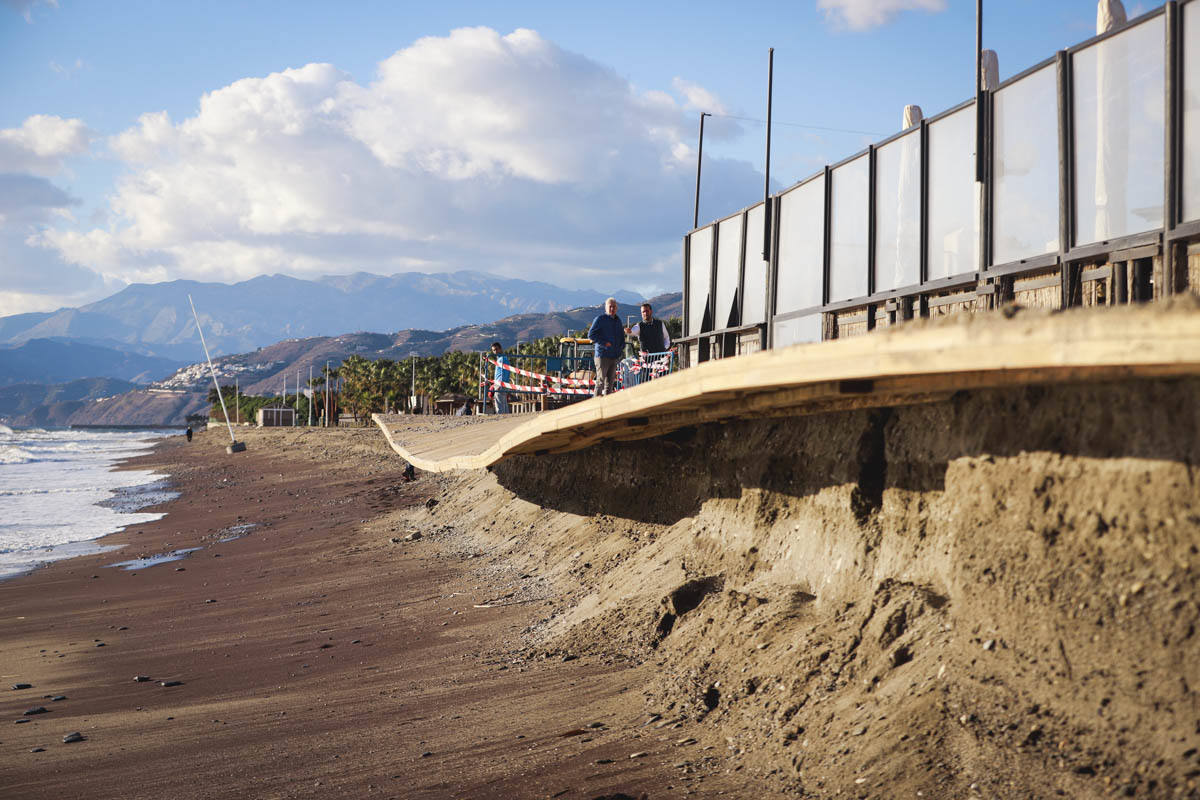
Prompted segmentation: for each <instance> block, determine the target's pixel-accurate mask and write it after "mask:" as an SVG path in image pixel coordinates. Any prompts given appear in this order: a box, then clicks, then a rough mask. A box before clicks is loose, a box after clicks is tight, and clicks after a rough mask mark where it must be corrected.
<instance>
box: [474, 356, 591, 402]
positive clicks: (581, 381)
mask: <svg viewBox="0 0 1200 800" xmlns="http://www.w3.org/2000/svg"><path fill="white" fill-rule="evenodd" d="M487 362H488V363H489V364H491V365H492V366H494V367H500V368H501V369H506V370H508V371H509V372H512V373H514V374H516V375H524V376H525V377H526V378H536V379H537V380H540V381H544V380H551V381H553V382H554V383H561V384H563V385H565V386H595V385H596V381H594V380H592V379H591V378H560V377H558V376H556V375H546V374H544V373H541V372H531V371H530V370H527V369H521V368H520V367H514V366H512V365H511V364H497V363H496V362H495V361H493V360H492V359H490V358H489V359H488V360H487ZM574 394H579V392H574Z"/></svg>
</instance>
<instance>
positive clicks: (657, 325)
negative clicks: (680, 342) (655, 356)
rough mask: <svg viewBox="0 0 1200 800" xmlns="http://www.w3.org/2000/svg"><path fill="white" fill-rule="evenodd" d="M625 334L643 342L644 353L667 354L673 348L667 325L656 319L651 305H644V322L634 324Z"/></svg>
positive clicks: (642, 350)
mask: <svg viewBox="0 0 1200 800" xmlns="http://www.w3.org/2000/svg"><path fill="white" fill-rule="evenodd" d="M625 333H626V335H628V336H636V337H638V339H640V340H641V342H642V346H641V352H643V353H665V352H667V350H668V349H669V348H670V347H671V334H670V332H668V331H667V324H666V323H665V322H663V321H662V320H661V319H655V318H654V308H653V307H652V306H651V305H650V304H649V303H642V321H641V322H636V323H634V325H633V327H632V328H626V329H625Z"/></svg>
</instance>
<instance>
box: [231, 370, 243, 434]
mask: <svg viewBox="0 0 1200 800" xmlns="http://www.w3.org/2000/svg"><path fill="white" fill-rule="evenodd" d="M233 418H234V419H236V420H237V424H238V425H241V424H242V390H241V387H239V386H238V379H237V378H234V379H233Z"/></svg>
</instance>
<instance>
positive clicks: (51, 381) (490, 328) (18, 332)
mask: <svg viewBox="0 0 1200 800" xmlns="http://www.w3.org/2000/svg"><path fill="white" fill-rule="evenodd" d="M456 275H457V276H475V277H481V276H480V273H456ZM349 277H351V278H356V277H357V278H361V279H362V281H363V282H362V283H360V284H357V285H359V286H369V285H371V281H369V280H367V278H372V277H375V278H377V277H378V276H365V277H364V276H349ZM426 277H439V278H442V277H445V276H426ZM482 277H494V276H482ZM256 280H259V279H256ZM262 280H266V279H262ZM284 280H285V281H292V280H294V279H291V278H286V279H284ZM389 280H390V279H389ZM495 280H497V281H500V282H501V283H503V284H508V286H507V288H508V290H511V291H513V292H515V290H516V289H517V288H519V286H515V285H514V284H524V285H527V286H533V287H536V290H531V293H530V294H529V295H525V296H518V295H516V294H509V295H503V296H502V303H501V305H503V304H512V305H518V306H520V305H539V304H542V305H554V304H558V303H560V300H559V299H557V298H556V297H555V296H554V295H553V293H552V292H551V291H549V290H552V289H554V287H550V286H549V285H548V284H536V283H529V282H526V281H515V282H512V281H506V279H495ZM246 283H252V281H247V282H246ZM301 283H308V282H303V281H302V282H301ZM485 283H486V282H484V283H479V284H477V288H479V287H483V286H485ZM172 284H174V285H175V286H174V287H173V289H172V290H171V291H178V286H177V285H178V284H185V288H187V286H186V285H187V284H188V282H184V281H175V282H172ZM172 284H156V285H155V286H159V287H162V286H172ZM443 285H444V284H443ZM190 286H191V287H195V286H209V287H211V286H218V287H219V286H222V284H190ZM236 286H245V284H237V285H235V286H234V287H228V286H226V287H224V288H225V289H232V288H236ZM129 288H130V289H132V288H135V287H129ZM143 288H153V287H143ZM124 291H128V289H126V290H124ZM334 291H340V290H339V289H336V288H335V289H334ZM558 291H560V292H562V293H563V295H564V296H566V297H568V298H570V297H574V296H575V293H574V292H572V291H571V290H558ZM481 292H482V289H481ZM539 292H540V294H539ZM123 293H124V292H121V293H118V294H117V295H114V296H113V297H112V298H109V299H108V300H110V301H111V300H116V299H117V298H118V297H120V295H121V294H123ZM147 294H148V293H145V292H143V293H142V302H136V303H135V302H131V301H130V300H129V299H128V298H126V300H124V301H122V303H123V304H127V305H128V306H129V307H130V308H131V311H130V314H129V316H128V317H122V316H121V315H120V314H119V313H118V312H117V311H116V310H114V308H113V306H104V307H103V308H104V309H105V310H104V311H103V315H106V316H107V315H111V316H114V317H115V318H116V320H117V322H118V323H122V324H125V325H126V328H127V329H130V330H132V329H134V328H135V327H137V326H135V325H133V324H132V323H130V322H129V321H128V320H130V319H143V320H144V319H145V318H147V317H149V316H151V312H153V308H147V307H146V305H145V304H146V296H147ZM186 294H187V292H186V291H185V292H184V295H183V303H184V308H187V305H186V303H187V299H186ZM588 294H590V295H591V298H590V300H591V301H592V302H589V303H586V304H584V305H581V306H575V307H571V308H565V309H561V310H553V311H548V312H525V313H519V314H510V315H508V316H505V317H503V318H501V319H497V320H496V321H494V322H489V323H486V324H478V323H470V324H462V325H457V326H452V327H449V328H448V329H441V330H431V329H424V328H406V329H403V330H399V331H397V332H394V333H372V332H364V331H363V328H364V326H363V325H362V323H363V322H364V321H366V316H365V315H360V316H358V317H355V316H350V317H345V318H343V319H349V320H350V322H349V323H347V325H348V327H347V328H346V329H353V330H357V331H359V332H356V333H338V334H337V335H322V336H309V337H303V338H301V337H295V336H292V337H287V338H282V340H281V337H279V336H275V337H273V338H271V337H268V338H269V341H266V342H264V343H263V344H259V345H255V346H254V347H252V348H246V349H245V350H244V351H242V352H234V353H230V354H226V355H216V354H215V353H214V358H213V361H214V366H215V368H216V370H217V372H218V374H219V376H220V380H221V382H222V383H230V382H233V381H234V380H235V379H236V380H237V381H238V383H239V385H240V386H241V388H242V390H243V391H245V392H248V393H251V394H267V395H270V394H275V393H277V392H279V391H280V390H281V389H282V388H283V384H284V381H285V380H286V382H287V385H288V386H289V387H290V388H289V391H295V389H294V386H295V382H296V376H297V374H299V375H300V379H301V380H307V378H308V370H309V367H310V366H311V367H312V368H313V370H314V371H319V370H320V368H321V367H322V366H323V365H324V364H325V363H326V362H330V363H331V364H333V365H337V364H340V363H341V362H342V361H343V360H344V359H345V358H347V357H349V356H350V355H355V354H357V355H361V356H364V357H366V358H369V359H378V358H390V359H392V360H396V361H400V360H403V359H405V358H408V357H409V356H412V355H419V356H430V355H438V354H440V353H443V352H446V351H447V350H483V349H485V348H486V346H487V345H488V344H489V343H490V342H492V341H497V340H498V341H500V342H502V343H503V344H504V346H505V347H506V348H507V347H511V346H513V345H514V344H516V343H517V342H521V341H530V340H532V339H538V338H541V337H545V336H561V335H563V334H565V333H567V332H568V331H578V330H580V329H586V328H587V326H588V324H589V323H590V322H591V321H592V319H593V318H594V317H595V316H596V315H597V314H599V313H600V312H601V308H600V305H601V303H602V301H603V297H601V295H600V294H599V293H596V292H591V293H588ZM170 296H172V295H171V292H168V293H167V297H170ZM618 296H619V297H620V296H624V297H632V298H633V302H632V303H619V304H618V305H619V308H618V314H619V315H620V316H621V317H622V318H630V317H632V318H636V316H637V314H638V307H637V305H636V304H637V303H639V302H640V298H638V297H637V296H636V295H632V293H628V292H623V293H620V295H618ZM193 297H196V298H197V303H199V298H198V295H197V293H194V292H193ZM107 302H108V301H101V303H98V304H93V305H92V306H91V307H85V309H86V308H92V309H93V310H91V311H85V310H84V309H65V310H63V311H60V312H55V314H51V315H36V314H23V315H18V316H17V317H6V318H0V339H3V338H5V337H6V338H7V340H8V342H9V343H8V344H7V345H5V344H0V387H5V385H6V384H8V385H7V387H5V388H0V419H3V420H4V421H6V422H8V423H9V424H14V425H40V426H50V425H168V424H182V423H183V421H184V419H185V417H186V416H187V415H188V414H191V413H195V412H198V411H202V410H203V409H204V408H206V407H207V404H206V403H205V401H204V397H205V394H206V393H207V391H208V388H209V386H210V382H211V380H212V378H211V376H210V374H209V372H208V368H207V365H206V364H205V363H204V362H203V361H202V360H200V355H201V352H200V348H199V346H198V345H199V341H198V337H196V336H195V326H194V324H191V329H190V331H191V336H192V337H193V338H194V339H195V342H194V343H192V344H190V345H186V344H183V343H182V342H180V343H179V345H178V346H180V347H181V348H186V350H184V349H181V350H180V351H179V352H181V353H183V352H187V353H188V357H187V358H186V360H184V359H178V358H175V359H172V358H164V357H162V356H158V355H154V352H155V348H156V347H161V345H160V344H159V343H158V342H155V341H152V339H153V338H154V335H158V336H159V338H162V335H163V334H162V328H161V326H160V327H159V328H158V329H157V330H159V333H158V334H154V330H155V327H154V326H153V325H151V326H142V328H141V331H142V332H141V333H140V334H139V336H138V337H136V340H135V341H123V340H119V339H118V340H113V339H110V338H100V339H97V340H91V341H88V340H81V339H75V338H71V337H69V336H56V337H53V338H23V337H24V336H25V334H26V333H27V332H28V331H30V330H33V329H35V328H38V326H42V325H45V323H47V322H49V321H53V320H55V315H59V316H58V318H57V321H56V322H55V323H54V324H55V325H62V326H63V327H62V328H60V329H58V330H67V331H70V330H72V327H71V326H72V325H74V324H75V323H77V322H80V321H81V320H82V322H83V323H87V324H88V325H92V324H93V323H97V322H99V321H100V316H101V312H97V311H95V310H94V308H95V307H96V306H102V304H104V303H107ZM243 302H244V301H243ZM260 302H261V303H262V304H263V308H265V309H268V312H265V314H270V313H273V312H271V311H269V309H271V308H273V305H274V303H275V302H276V301H272V300H270V299H269V298H268V297H260ZM471 302H474V303H476V304H483V302H484V301H482V300H480V299H479V296H478V295H476V296H475V299H474V300H472V301H471ZM493 302H500V301H493ZM651 302H652V303H653V304H654V307H655V313H656V315H657V316H659V317H660V318H664V319H667V318H670V317H677V316H680V315H681V314H682V303H683V301H682V295H681V294H680V293H678V292H676V293H673V294H667V295H660V296H658V297H654V298H651ZM120 305H121V304H118V307H119V306H120ZM176 310H177V309H176ZM71 312H82V314H80V313H74V314H72V313H71ZM188 314H189V317H190V309H189V310H188ZM39 316H40V317H41V319H40V321H39V319H38V317H39ZM154 316H166V315H165V314H164V313H163V311H162V310H160V311H159V312H157V313H156V314H154ZM259 316H264V314H260V315H259ZM205 317H207V314H205V315H204V316H202V321H203V322H204V325H205V337H206V339H207V340H208V341H209V342H210V348H212V349H213V350H214V351H215V350H216V347H214V346H213V345H212V336H211V334H210V333H209V330H208V329H209V327H210V325H212V323H211V322H210V321H209V320H208V319H206V318H205ZM188 322H189V323H191V321H190V319H189V320H188ZM326 324H332V323H326ZM213 327H214V328H215V327H216V326H213ZM74 329H75V330H80V328H74ZM85 329H86V327H85ZM346 329H343V330H346ZM92 330H93V332H95V331H97V330H99V331H100V332H104V331H103V330H101V329H98V328H93V329H92ZM385 330H386V329H385ZM14 331H15V333H14ZM42 331H43V332H48V331H47V328H46V327H43V328H42ZM261 335H264V336H268V334H267V333H266V332H263V333H262V334H261ZM96 341H108V342H110V343H112V344H113V345H115V346H112V347H105V346H103V345H101V344H97V343H95V342H96ZM226 341H236V337H233V336H232V334H231V335H230V338H229V339H228V340H226ZM166 352H171V350H170V349H169V348H168V349H167V350H166ZM97 373H99V375H98V374H97ZM101 376H103V377H102V378H101ZM151 379H153V380H151ZM130 381H133V382H130ZM147 384H148V385H147Z"/></svg>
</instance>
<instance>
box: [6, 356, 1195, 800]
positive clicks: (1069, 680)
mask: <svg viewBox="0 0 1200 800" xmlns="http://www.w3.org/2000/svg"><path fill="white" fill-rule="evenodd" d="M1198 390H1200V381H1197V380H1154V381H1127V382H1116V383H1103V384H1101V383H1096V384H1086V385H1078V386H1058V387H1032V388H1024V389H1012V390H997V391H980V392H972V393H960V394H958V395H956V396H954V397H953V398H951V399H950V400H947V401H943V402H938V403H930V404H925V405H915V406H908V407H901V408H895V409H888V410H877V411H863V412H846V413H840V414H822V415H813V416H807V417H793V418H780V419H761V420H747V421H741V422H736V423H730V424H713V425H707V426H703V427H699V428H691V429H685V430H681V431H677V432H675V433H673V434H671V435H669V436H665V437H661V438H659V439H654V440H648V441H643V442H631V443H610V444H602V445H598V446H596V447H593V448H590V449H588V450H585V451H582V452H579V453H572V454H566V455H559V456H540V457H524V458H516V459H512V460H509V461H505V462H502V463H500V464H498V465H497V466H495V467H494V468H493V469H491V470H489V471H486V472H484V471H480V472H472V473H460V474H457V475H452V476H447V477H439V476H433V475H427V474H421V475H419V480H418V482H417V483H416V484H402V483H400V482H399V473H400V469H401V467H402V466H403V465H402V464H401V463H399V460H398V459H397V458H395V456H393V455H391V454H390V451H389V450H387V449H386V445H384V443H383V438H382V436H381V435H380V434H379V433H378V432H377V431H374V430H363V431H334V432H324V431H312V432H307V433H300V434H296V433H294V432H291V431H281V432H267V433H259V434H255V436H253V437H248V438H249V442H250V451H249V452H248V453H246V454H242V455H239V456H237V457H235V458H225V457H224V456H223V454H222V451H221V449H220V448H221V447H223V445H224V441H223V440H221V439H220V437H219V436H217V434H216V433H215V432H214V433H211V434H205V435H204V436H203V437H201V440H200V442H199V443H198V444H197V445H193V446H192V448H191V449H188V448H185V447H183V446H182V445H181V444H179V443H173V444H171V445H167V446H164V447H162V448H160V450H159V451H158V452H157V453H156V454H154V455H151V456H148V457H146V459H144V460H143V461H142V462H141V464H139V465H142V464H145V463H159V464H162V465H164V468H166V469H168V470H169V471H171V472H172V474H173V475H175V476H176V479H177V481H178V482H179V484H180V486H181V488H182V490H183V492H184V494H183V497H182V498H181V499H180V500H178V501H175V502H174V503H173V504H171V505H170V506H168V507H167V510H168V511H169V512H170V513H169V515H168V516H167V518H166V519H164V520H162V521H160V522H157V523H151V524H149V525H145V526H140V527H139V528H135V529H131V530H130V531H128V532H126V533H123V534H118V535H117V536H116V537H113V539H114V540H115V541H128V542H130V547H127V548H126V551H128V552H132V553H134V554H136V553H137V552H146V553H157V552H162V551H163V550H164V549H171V548H177V547H183V546H196V545H204V546H205V549H204V550H201V551H197V552H195V553H193V554H192V555H191V556H190V557H189V558H188V559H186V560H184V561H181V562H178V566H183V567H184V568H185V571H184V572H176V571H174V570H175V569H176V568H177V565H176V564H164V565H160V566H155V567H151V568H149V569H146V570H141V571H136V572H135V573H127V572H119V571H116V570H112V569H106V568H103V567H102V566H101V565H102V564H104V563H110V562H112V561H114V560H117V555H116V554H109V555H108V556H107V557H94V558H93V557H88V558H81V559H75V560H72V561H70V562H61V563H59V564H56V565H53V566H51V567H49V568H47V569H44V570H41V571H39V572H38V573H35V574H34V575H32V576H29V577H26V578H22V579H19V580H16V581H10V582H7V583H4V584H0V609H3V622H2V626H0V653H3V655H2V656H0V663H2V667H3V668H2V669H0V672H2V673H3V676H4V680H5V682H6V683H7V682H9V681H12V682H16V681H25V682H29V683H32V684H34V688H32V689H30V690H27V691H25V692H12V693H11V694H7V693H6V694H0V697H2V698H3V699H4V702H5V710H6V711H8V712H9V713H10V716H12V717H13V718H14V719H15V718H17V717H19V716H20V715H21V712H22V710H23V709H25V708H27V707H28V706H30V705H34V704H37V703H42V704H44V705H45V706H46V707H47V708H48V709H49V710H50V712H51V713H48V714H45V715H38V716H35V717H32V718H31V719H33V720H34V722H31V723H28V724H22V725H19V726H16V727H14V728H12V729H9V731H8V732H7V734H3V735H0V785H4V786H8V787H12V790H11V791H10V792H9V793H8V794H7V795H6V796H13V797H50V796H55V797H58V796H82V795H84V794H85V793H86V794H87V795H88V796H97V797H115V796H122V797H167V796H171V797H231V796H253V797H303V796H314V797H315V796H325V795H327V794H334V793H336V794H339V795H344V796H350V797H358V796H363V797H369V796H374V795H376V794H378V795H379V796H390V797H404V798H410V797H411V798H441V797H446V798H454V797H471V798H540V797H574V798H600V797H610V798H611V797H640V796H642V795H643V794H644V795H646V796H647V797H649V798H655V799H657V798H671V797H683V796H693V797H715V796H727V797H737V798H775V797H800V798H841V797H846V798H880V799H881V800H882V799H883V798H974V797H981V798H1012V799H1014V800H1015V799H1016V798H1055V797H1067V798H1102V797H1144V798H1159V797H1162V798H1167V797H1198V796H1200V791H1198V790H1197V781H1198V780H1200V755H1198V749H1197V748H1200V704H1198V702H1197V695H1196V690H1195V687H1196V686H1197V685H1200V648H1198V647H1197V636H1196V624H1197V621H1198V618H1200V593H1198V588H1200V587H1198V586H1197V575H1196V571H1197V569H1198V568H1200V549H1198V548H1200V487H1198V485H1197V479H1198V477H1200V476H1198V475H1197V474H1196V470H1197V466H1196V465H1198V464H1200V402H1198V399H1200V391H1198ZM414 424H429V423H428V422H423V423H422V422H418V421H414ZM438 424H443V425H446V426H447V435H452V430H451V426H452V425H453V424H457V423H452V422H449V421H439V422H438ZM434 501H436V502H434ZM239 522H254V523H256V524H257V525H258V527H256V528H253V529H251V530H250V532H249V533H248V535H246V536H244V537H243V538H240V539H236V540H233V541H230V542H226V543H220V542H219V541H218V540H219V539H220V538H222V537H223V536H224V535H225V533H224V532H226V531H228V530H229V528H230V526H232V525H235V524H237V523H239ZM412 532H419V533H420V534H421V538H419V539H416V540H414V541H405V537H407V536H409V535H410V534H411V533H412ZM392 539H397V540H398V541H396V542H393V541H392ZM218 554H219V555H220V556H221V557H220V558H219V559H214V556H216V555H218ZM129 557H131V556H130V555H129V554H128V553H127V552H122V553H121V554H120V555H119V558H121V559H125V558H129ZM92 575H99V576H100V577H98V578H92V577H91V576H92ZM208 600H214V601H215V602H213V603H209V602H207V601H208ZM480 606H484V607H482V608H481V607H480ZM122 627H127V630H120V628H122ZM93 639H100V640H102V641H103V642H104V643H105V644H106V645H107V646H106V647H104V648H102V649H96V648H95V644H96V643H95V642H93ZM325 645H332V646H331V647H325ZM41 651H45V652H41ZM59 656H62V658H59ZM138 674H141V675H146V676H151V677H153V678H155V680H156V681H157V680H162V679H167V680H181V681H183V684H182V685H180V686H175V687H162V686H160V685H159V684H158V683H156V682H147V683H134V682H133V681H132V678H133V676H134V675H138ZM51 693H61V694H64V695H67V697H68V699H67V700H64V701H61V702H53V701H49V700H41V699H39V698H42V696H43V695H44V694H51ZM595 723H599V725H598V726H597V727H590V726H591V725H593V724H595ZM76 730H78V731H80V732H81V733H83V734H84V735H85V736H86V737H87V738H86V740H85V741H84V742H79V743H76V744H71V745H64V744H62V743H61V736H62V735H63V734H65V733H67V732H69V731H76ZM37 746H43V747H45V748H46V749H45V751H44V752H41V753H31V752H30V750H31V749H33V748H35V747H37ZM427 754H428V755H427ZM632 756H636V757H632Z"/></svg>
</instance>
